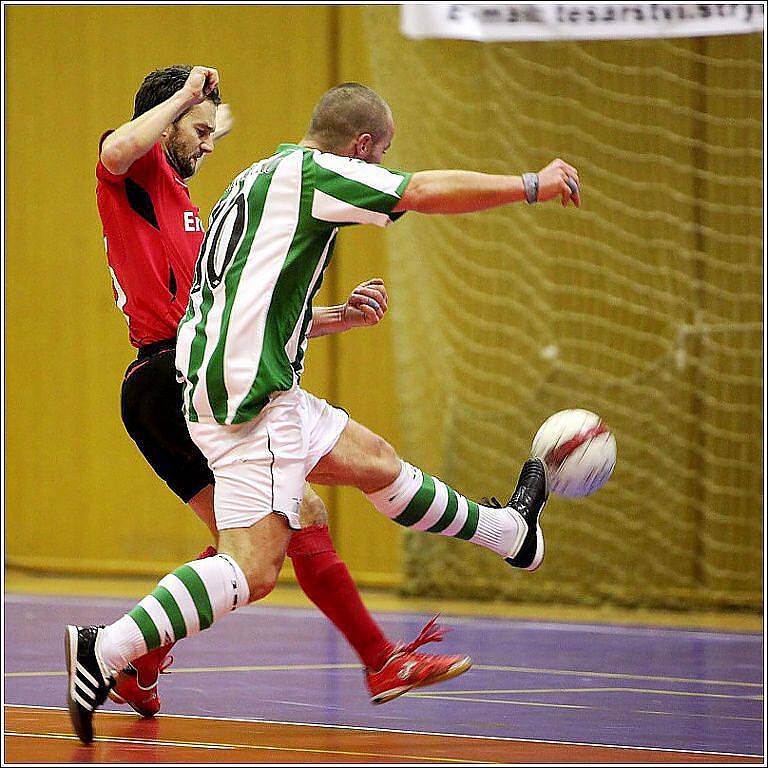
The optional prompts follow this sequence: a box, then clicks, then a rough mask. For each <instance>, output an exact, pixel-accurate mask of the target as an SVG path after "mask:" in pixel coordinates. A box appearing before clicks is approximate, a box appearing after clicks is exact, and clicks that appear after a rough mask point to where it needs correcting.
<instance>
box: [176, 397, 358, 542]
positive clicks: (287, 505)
mask: <svg viewBox="0 0 768 768" xmlns="http://www.w3.org/2000/svg"><path fill="white" fill-rule="evenodd" d="M348 421H349V416H348V414H347V413H345V412H344V411H342V410H341V409H340V408H334V407H333V406H331V405H329V404H328V403H327V402H326V401H325V400H321V399H320V398H317V397H315V396H314V395H311V394H309V392H305V391H304V390H303V389H301V388H300V387H293V389H290V390H289V391H287V392H281V393H280V394H278V395H276V396H275V397H274V398H273V399H272V400H270V402H269V403H268V404H267V405H266V406H265V407H264V409H263V410H262V411H261V413H259V415H258V416H257V417H256V418H254V419H252V420H251V421H248V422H246V423H245V424H233V425H225V424H215V423H214V424H208V423H207V424H202V423H199V422H187V426H188V427H189V434H190V435H191V437H192V439H193V440H194V441H195V443H196V445H197V447H198V448H199V449H200V450H201V451H202V452H203V455H204V456H205V457H206V458H207V459H208V466H209V467H210V468H211V471H212V472H213V476H214V478H215V480H216V484H215V486H214V511H215V513H216V525H217V527H218V529H219V530H220V531H223V530H225V529H227V528H248V527H250V526H252V525H253V524H254V523H256V522H258V521H259V520H261V519H262V518H264V517H266V516H267V515H268V514H270V512H279V513H280V514H282V515H285V517H286V518H287V519H288V524H289V525H290V526H291V528H293V529H299V528H300V527H301V525H300V524H299V506H300V505H301V499H302V497H303V496H304V481H305V480H306V477H307V475H308V474H309V473H310V472H311V471H312V470H313V469H314V467H315V465H316V464H317V462H318V461H320V459H322V458H323V456H325V455H326V454H327V453H329V452H330V451H331V450H332V449H333V447H334V446H335V445H336V443H337V442H338V440H339V438H340V437H341V433H342V432H343V431H344V428H345V427H346V426H347V422H348Z"/></svg>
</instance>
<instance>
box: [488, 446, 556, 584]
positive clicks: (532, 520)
mask: <svg viewBox="0 0 768 768" xmlns="http://www.w3.org/2000/svg"><path fill="white" fill-rule="evenodd" d="M548 498H549V483H548V481H547V468H546V467H545V466H544V462H543V461H542V460H541V459H537V458H533V459H528V460H527V461H526V462H525V464H523V469H522V471H521V472H520V477H519V479H518V481H517V487H516V488H515V492H514V493H513V494H512V497H511V498H510V500H509V501H508V502H507V504H506V506H507V507H509V508H510V509H513V510H515V512H518V513H519V514H520V516H521V517H522V518H523V521H524V522H525V524H526V526H527V529H526V531H525V535H524V536H523V540H522V542H521V543H520V544H519V545H518V547H517V549H516V551H515V552H514V554H512V553H510V556H509V557H505V558H504V561H505V562H506V563H509V564H510V565H512V566H514V567H515V568H523V569H525V570H526V571H535V570H536V569H537V568H538V567H539V566H540V565H541V561H542V560H543V559H544V534H543V533H542V531H541V526H540V525H539V518H540V517H541V513H542V511H543V509H544V506H545V505H546V503H547V499H548ZM484 501H487V502H488V505H489V506H494V507H496V508H498V509H501V508H502V506H501V503H500V502H499V500H498V499H495V498H492V499H490V500H488V499H484Z"/></svg>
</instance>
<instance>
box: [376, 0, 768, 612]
mask: <svg viewBox="0 0 768 768" xmlns="http://www.w3.org/2000/svg"><path fill="white" fill-rule="evenodd" d="M366 14H367V16H366V24H367V27H366V29H367V34H368V42H369V47H370V50H371V68H372V73H373V83H372V84H373V86H374V87H375V88H376V89H377V90H379V91H380V92H381V93H382V95H383V96H384V97H385V98H386V99H387V100H388V101H389V103H390V104H391V106H392V109H393V112H394V114H395V120H396V125H397V133H396V138H395V142H394V147H393V149H392V151H391V152H390V153H389V154H388V155H387V157H386V159H385V163H386V164H389V165H390V166H392V167H400V168H406V169H408V170H418V169H428V168H465V169H473V170H482V171H486V172H490V173H519V172H522V171H525V170H537V169H539V168H541V167H543V166H544V165H545V164H546V163H547V162H549V161H550V160H551V159H553V158H555V157H563V158H564V159H566V160H567V161H568V162H570V163H572V164H573V165H575V166H576V167H577V168H578V169H579V173H580V176H581V181H582V187H583V207H582V208H581V210H576V209H574V208H570V207H569V208H568V209H563V208H562V207H561V206H559V205H556V204H547V205H538V206H532V207H528V206H525V205H518V206H515V207H514V208H506V209H496V210H493V211H488V212H484V213H479V214H473V215H469V216H453V217H449V216H442V217H441V216H435V217H427V216H412V217H411V216H406V217H405V218H404V220H403V221H402V222H400V223H398V225H397V226H395V227H393V228H392V229H391V230H390V232H389V233H388V248H389V281H390V285H391V292H392V296H393V301H392V310H391V316H392V317H391V321H390V322H391V323H392V325H393V333H394V334H395V348H396V355H397V362H398V365H397V371H396V374H395V375H396V376H397V385H398V391H399V398H400V403H399V405H400V408H401V418H402V429H403V435H404V442H403V444H402V445H401V446H399V447H400V448H401V449H402V453H403V454H404V455H405V456H406V457H407V458H408V459H409V460H410V461H412V462H414V463H417V464H419V465H420V466H422V467H424V468H425V469H426V470H428V471H431V472H433V473H435V474H437V475H439V476H440V477H442V478H443V479H444V480H446V481H447V482H450V483H451V484H452V485H454V487H456V488H457V489H459V490H461V491H462V492H464V493H466V494H468V495H470V496H473V497H475V498H477V497H479V496H481V495H490V494H495V495H497V496H499V497H504V498H506V497H507V496H508V495H509V493H510V491H511V489H512V488H513V487H514V484H515V481H516V478H517V473H518V471H519V467H520V465H521V463H522V460H523V459H524V458H525V457H526V456H527V454H528V451H529V449H530V442H531V439H532V437H533V435H534V433H535V432H536V430H537V428H538V426H539V425H540V424H541V422H542V421H543V420H544V419H545V418H546V417H547V416H549V415H550V414H551V413H553V412H555V411H558V410H561V409H563V408H571V407H579V408H587V409H589V410H593V411H595V412H597V413H599V414H600V415H601V416H602V417H603V419H604V420H605V421H606V422H607V423H608V424H609V425H610V427H611V428H612V429H613V431H614V433H615V435H616V439H617V443H618V462H617V466H616V471H615V473H614V476H613V478H612V480H611V481H610V482H609V483H608V485H607V486H606V487H605V488H604V489H602V490H601V491H599V492H598V493H596V494H595V495H594V496H592V497H589V498H587V499H584V500H578V501H569V500H566V499H555V498H553V499H552V500H551V501H550V505H549V506H548V507H547V511H546V514H545V516H544V531H545V534H546V541H547V551H548V554H547V558H546V560H545V563H544V566H543V568H542V569H541V571H539V572H538V573H537V574H536V575H535V576H531V575H529V574H521V573H517V572H514V573H511V572H510V570H509V568H508V567H507V566H506V565H504V564H503V563H502V562H501V561H500V560H499V561H497V560H496V559H495V558H494V557H492V556H491V555H489V553H488V552H486V551H484V550H480V549H476V548H474V547H470V546H468V545H467V544H466V543H464V542H456V541H452V540H445V539H442V538H441V537H437V536H431V537H426V536H424V535H423V534H414V535H411V536H409V537H408V539H407V542H406V549H407V552H406V569H407V575H406V579H405V582H406V587H405V588H406V590H407V591H409V592H411V593H416V594H419V593H429V594H432V595H445V596H455V597H458V596H464V597H481V598H484V599H488V598H502V597H503V598H508V599H510V598H512V599H521V600H522V599H525V600H557V601H564V602H588V603H593V604H596V603H601V602H610V603H614V604H623V605H647V606H669V607H676V606H677V607H723V606H736V607H744V608H756V607H758V606H759V605H760V604H761V600H762V573H763V568H762V543H763V447H762V437H763V405H762V404H763V394H764V392H763V256H762V254H763V251H762V248H763V242H762V228H763V220H762V214H763V188H762V168H763V152H762V147H763V120H762V113H763V90H762V88H763V85H762V84H763V69H762V36H760V35H739V36H730V37H712V38H696V39H674V40H634V41H610V42H603V41H600V42H594V41H593V42H562V43H561V42H557V43H503V44H479V43H472V42H462V41H445V40H442V41H418V42H417V41H413V40H407V39H405V38H404V37H402V36H401V34H400V33H399V31H398V27H397V11H396V9H391V8H390V9H386V10H384V9H381V8H369V9H368V10H366Z"/></svg>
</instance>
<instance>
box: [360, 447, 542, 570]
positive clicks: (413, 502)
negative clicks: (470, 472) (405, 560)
mask: <svg viewBox="0 0 768 768" xmlns="http://www.w3.org/2000/svg"><path fill="white" fill-rule="evenodd" d="M366 495H367V496H368V498H369V499H370V500H371V503H372V504H373V506H374V507H376V509H378V510H379V512H381V513H382V514H384V515H386V516H387V517H389V518H390V519H392V520H394V521H395V522H396V523H398V524H399V525H403V526H405V527H406V528H410V529H412V530H414V531H427V532H428V533H439V534H440V535H441V536H451V537H453V538H456V539H464V540H465V541H471V542H472V543H473V544H478V545H480V546H481V547H485V548H486V549H490V550H492V551H493V552H496V554H498V555H501V556H502V557H508V556H510V555H512V556H514V555H515V554H516V553H517V550H518V549H519V548H520V545H521V544H522V542H523V538H524V537H525V533H526V530H527V529H526V525H525V522H524V521H523V519H522V517H521V515H520V514H519V513H518V512H516V511H514V510H512V509H509V508H506V507H505V508H503V509H496V508H495V507H485V506H483V505H482V504H477V503H475V502H474V501H470V500H469V499H467V498H465V497H464V496H462V495H461V494H460V493H457V492H456V491H454V490H453V488H451V487H450V486H449V485H446V484H445V483H444V482H443V481H442V480H440V479H439V478H437V477H432V476H431V475H428V474H426V472H422V471H421V470H420V469H417V468H416V467H414V466H411V465H410V464H409V463H408V462H407V461H403V462H402V469H401V470H400V475H399V476H398V478H397V480H395V482H394V483H392V484H391V485H388V486H387V487H386V488H382V489H381V490H380V491H376V492H375V493H369V494H366Z"/></svg>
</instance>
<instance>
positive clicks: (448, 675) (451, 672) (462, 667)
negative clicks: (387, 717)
mask: <svg viewBox="0 0 768 768" xmlns="http://www.w3.org/2000/svg"><path fill="white" fill-rule="evenodd" d="M471 666H472V659H471V658H470V657H469V656H465V657H464V658H463V659H461V661H457V662H456V663H455V664H452V665H451V666H450V667H449V668H448V669H447V670H446V671H445V672H443V673H442V674H440V675H435V676H434V677H428V678H426V679H424V680H422V681H421V682H420V683H414V684H413V685H403V686H400V687H399V688H391V689H390V690H388V691H385V692H384V693H380V694H379V695H378V696H373V697H372V698H371V704H386V703H387V702H388V701H392V700H393V699H397V698H399V697H400V696H402V695H403V694H404V693H408V691H410V690H413V689H414V688H425V687H426V686H428V685H435V684H436V683H442V682H444V681H445V680H452V679H453V678H454V677H458V676H459V675H461V674H463V673H464V672H466V671H467V670H468V669H469V668H470V667H471Z"/></svg>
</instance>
